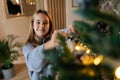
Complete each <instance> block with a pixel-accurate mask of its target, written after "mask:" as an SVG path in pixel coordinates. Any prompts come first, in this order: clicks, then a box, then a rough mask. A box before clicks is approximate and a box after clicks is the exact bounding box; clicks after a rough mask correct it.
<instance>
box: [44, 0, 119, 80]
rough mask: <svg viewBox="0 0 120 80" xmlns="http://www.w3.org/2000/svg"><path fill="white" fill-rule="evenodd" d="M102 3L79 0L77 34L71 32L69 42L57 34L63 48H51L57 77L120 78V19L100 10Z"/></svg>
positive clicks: (49, 56) (74, 79)
mask: <svg viewBox="0 0 120 80" xmlns="http://www.w3.org/2000/svg"><path fill="white" fill-rule="evenodd" d="M99 4H100V1H99V0H79V5H80V8H79V9H78V10H76V13H77V15H79V16H80V20H75V21H74V24H73V25H74V28H75V30H77V34H74V33H71V34H70V37H69V40H67V41H66V38H65V37H63V36H62V35H60V34H58V38H59V39H60V41H61V47H60V48H58V49H57V50H49V51H48V52H49V53H50V54H47V55H46V57H47V59H48V60H49V61H50V64H51V65H52V66H53V67H52V70H53V71H55V72H57V73H56V74H57V76H56V77H57V79H58V80H59V79H60V80H114V79H120V74H119V73H120V64H119V61H120V59H119V58H120V50H119V48H120V18H119V16H118V15H116V14H114V13H110V12H104V11H102V10H100V7H99ZM113 14H114V15H113ZM46 52H47V51H46ZM55 79H56V78H46V77H44V76H43V80H55Z"/></svg>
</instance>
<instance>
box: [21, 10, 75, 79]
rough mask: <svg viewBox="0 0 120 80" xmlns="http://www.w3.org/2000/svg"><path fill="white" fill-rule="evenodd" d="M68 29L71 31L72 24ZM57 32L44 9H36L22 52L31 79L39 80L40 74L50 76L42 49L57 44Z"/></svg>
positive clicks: (53, 46) (48, 66)
mask: <svg viewBox="0 0 120 80" xmlns="http://www.w3.org/2000/svg"><path fill="white" fill-rule="evenodd" d="M69 29H70V31H73V29H72V26H69ZM57 33H60V32H59V31H54V28H53V24H52V21H51V18H50V16H49V14H48V13H47V12H46V11H44V10H38V11H37V12H35V14H34V15H33V19H32V21H31V26H30V30H29V34H28V38H27V41H26V42H25V45H24V46H23V54H24V56H25V60H26V65H27V68H28V71H29V75H30V79H31V80H40V78H41V75H44V76H52V72H51V69H50V68H51V66H50V65H49V64H48V60H47V59H46V58H45V56H44V54H45V53H44V50H48V49H53V48H56V47H57V46H59V40H58V39H57V36H56V35H57ZM61 34H65V33H63V32H62V33H61ZM64 36H65V35H64Z"/></svg>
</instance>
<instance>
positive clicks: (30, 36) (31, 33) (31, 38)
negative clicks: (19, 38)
mask: <svg viewBox="0 0 120 80" xmlns="http://www.w3.org/2000/svg"><path fill="white" fill-rule="evenodd" d="M40 13H42V14H44V15H46V16H47V17H48V18H49V22H50V26H49V27H50V28H49V31H48V33H47V34H46V36H45V37H46V38H48V37H49V38H50V37H51V35H52V33H53V31H54V28H53V23H52V19H51V17H50V15H49V14H48V12H47V11H45V10H41V9H39V10H37V11H36V12H35V13H34V15H33V19H32V20H31V23H30V28H29V33H28V38H27V40H26V42H25V44H27V43H32V44H33V45H36V46H37V45H39V43H38V42H36V40H35V37H34V36H35V32H34V30H33V22H34V16H35V15H36V14H40ZM47 41H48V40H47Z"/></svg>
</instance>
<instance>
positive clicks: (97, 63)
mask: <svg viewBox="0 0 120 80" xmlns="http://www.w3.org/2000/svg"><path fill="white" fill-rule="evenodd" d="M102 60H103V56H102V55H99V56H97V57H96V58H95V59H94V65H96V66H97V65H99V64H100V63H101V62H102Z"/></svg>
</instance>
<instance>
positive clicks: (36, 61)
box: [23, 43, 52, 80]
mask: <svg viewBox="0 0 120 80" xmlns="http://www.w3.org/2000/svg"><path fill="white" fill-rule="evenodd" d="M43 46H44V44H42V45H40V46H37V47H36V48H34V47H33V46H32V44H29V43H28V44H26V45H24V46H23V54H24V57H25V60H26V65H27V68H28V71H29V76H30V79H31V80H40V76H41V75H44V76H49V75H52V73H51V69H50V68H51V65H48V64H47V62H48V61H47V60H46V59H45V56H44V48H43Z"/></svg>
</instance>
